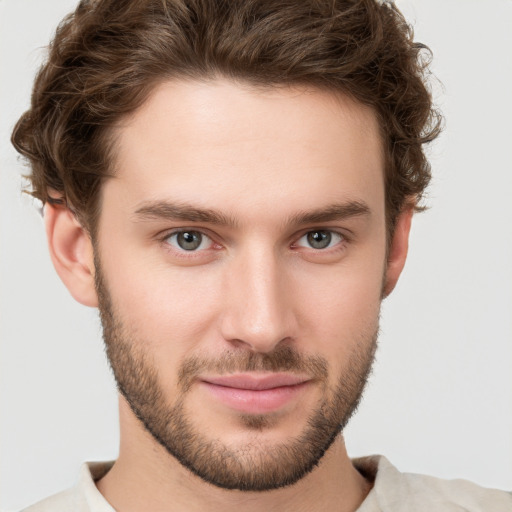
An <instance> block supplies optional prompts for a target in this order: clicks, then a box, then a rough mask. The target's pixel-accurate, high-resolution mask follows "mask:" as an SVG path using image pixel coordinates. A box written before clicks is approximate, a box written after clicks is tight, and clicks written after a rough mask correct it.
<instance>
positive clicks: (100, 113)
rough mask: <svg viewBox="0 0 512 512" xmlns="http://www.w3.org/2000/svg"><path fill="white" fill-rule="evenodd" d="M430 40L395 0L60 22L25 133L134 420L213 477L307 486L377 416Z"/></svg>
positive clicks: (53, 240)
mask: <svg viewBox="0 0 512 512" xmlns="http://www.w3.org/2000/svg"><path fill="white" fill-rule="evenodd" d="M423 48H424V47H423V46H422V45H420V44H417V43H414V42H413V41H412V34H411V31H410V29H409V27H408V26H407V25H406V23H405V21H404V20H403V18H402V17H401V15H400V14H399V13H398V11H397V10H396V9H395V7H394V6H393V5H392V4H388V3H384V4H382V5H381V4H379V3H377V2H375V1H374V0H363V1H340V2H325V3H324V2H320V1H314V0H311V1H303V0H301V1H298V2H296V3H295V2H288V1H286V2H285V1H283V2H279V1H274V0H272V1H262V0H259V1H247V0H244V1H240V2H238V1H236V2H224V1H219V0H217V1H213V0H210V1H207V0H190V1H178V0H176V1H170V0H169V1H165V0H154V1H150V0H148V1H142V2H141V1H122V2H120V1H119V0H116V1H113V0H105V1H90V2H81V3H80V5H79V7H78V8H77V10H76V12H75V13H74V14H72V15H70V16H69V17H68V18H67V19H66V20H64V22H63V23H62V24H61V25H60V27H59V29H58V31H57V34H56V37H55V39H54V41H53V43H52V45H51V47H50V54H49V59H48V62H47V63H46V64H45V65H44V66H43V68H42V69H41V70H40V72H39V74H38V76H37V79H36V83H35V86H34V92H33V96H32V106H31V109H30V110H29V111H28V112H26V113H25V114H24V115H23V116H22V118H21V119H20V121H19V122H18V124H17V126H16V128H15V131H14V133H13V142H14V144H15V146H16V147H17V149H18V150H19V151H20V152H21V153H22V154H23V155H25V156H26V157H27V158H28V159H29V161H30V163H31V166H32V174H31V181H32V187H33V188H32V193H33V194H34V195H35V196H36V197H37V198H39V199H41V200H42V201H43V202H44V203H47V204H48V206H47V230H48V237H49V240H50V250H51V253H52V259H53V261H54V263H55V266H56V268H57V271H58V272H59V275H60V276H61V278H62V279H63V281H64V282H65V284H66V285H67V286H68V288H69V289H70V291H71V293H72V294H73V295H74V297H75V298H76V299H77V300H79V301H80V302H82V303H84V304H87V305H91V306H99V308H100V313H101V317H102V322H103V327H104V338H105V341H106V345H107V353H108V355H109V359H110V362H111V366H112V368H113V371H114V374H115V376H116V380H117V383H118V386H119V389H120V391H121V394H122V395H123V397H124V398H123V402H122V403H123V404H124V407H125V409H126V410H127V411H129V413H128V415H130V414H131V415H132V416H133V420H134V421H138V422H140V424H141V425H143V426H144V428H145V429H146V430H147V431H148V432H149V433H150V434H151V435H152V438H153V439H154V440H155V441H156V442H157V443H158V444H159V446H161V447H163V448H164V449H165V450H166V451H167V452H168V453H170V454H171V455H172V456H174V457H175V458H176V459H177V460H179V461H180V462H181V463H182V464H183V465H184V466H186V467H187V468H189V469H190V470H191V471H192V472H194V473H195V474H196V475H198V476H200V477H201V478H203V479H204V480H206V481H209V482H211V483H214V484H215V485H218V486H220V487H225V488H239V489H245V490H264V489H270V488H275V487H280V486H284V485H288V484H291V483H294V482H296V481H297V480H298V479H300V478H301V477H302V476H304V475H305V474H306V473H308V472H309V471H310V470H312V469H313V468H314V467H315V465H317V464H318V463H319V461H320V460H321V458H322V456H323V454H324V453H325V452H326V450H328V448H329V446H330V445H331V443H332V442H333V440H334V439H335V438H336V437H337V435H338V434H339V432H340V431H341V430H342V428H343V426H344V425H345V424H346V422H347V421H348V419H349V417H350V415H351V414H352V412H353V411H354V410H355V408H356V406H357V403H358V401H359V398H360V396H361V393H362V390H363V387H364V384H365V382H366V379H367V376H368V374H369V372H370V368H371V363H372V360H373V355H374V352H375V346H376V338H377V332H378V317H379V308H380V302H381V300H382V298H383V296H385V295H387V294H388V293H389V292H390V291H391V290H392V289H393V287H394V285H395V283H396V281H397V279H398V277H399V274H400V272H401V270H402V268H403V264H404V262H405V257H406V253H407V236H408V232H409V226H410V219H411V215H412V211H413V210H414V209H419V208H421V203H420V201H421V198H422V194H423V192H424V190H425V187H426V186H427V184H428V181H429V178H430V172H429V166H428V163H427V160H426V158H425V156H424V151H423V145H424V144H425V143H426V142H429V141H430V140H432V139H433V138H434V137H435V136H436V135H437V132H438V130H439V117H438V115H437V114H436V112H435V111H434V110H433V109H432V105H431V98H430V94H429V92H428V89H427V87H426V85H425V82H424V78H425V69H426V68H425V66H426V61H425V59H423V58H422V54H421V51H422V50H423ZM226 379H227V380H226ZM253 387H256V388H257V389H253ZM233 389H236V390H237V391H233ZM226 390H227V391H226ZM135 418H136V419H135ZM204 425H208V428H207V429H205V428H204Z"/></svg>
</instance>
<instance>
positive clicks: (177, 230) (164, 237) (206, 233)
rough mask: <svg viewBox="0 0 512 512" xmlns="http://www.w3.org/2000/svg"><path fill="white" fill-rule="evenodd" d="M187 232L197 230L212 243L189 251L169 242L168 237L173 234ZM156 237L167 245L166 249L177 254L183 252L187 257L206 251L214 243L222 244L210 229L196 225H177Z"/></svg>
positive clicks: (196, 231)
mask: <svg viewBox="0 0 512 512" xmlns="http://www.w3.org/2000/svg"><path fill="white" fill-rule="evenodd" d="M185 232H195V233H200V234H201V235H202V236H203V237H204V238H207V239H208V240H209V241H210V244H209V246H208V247H206V248H204V249H196V250H193V251H187V250H185V249H181V248H180V247H176V246H175V245H173V244H170V243H169V242H168V239H169V238H170V237H171V236H173V235H177V234H179V233H185ZM155 238H156V239H157V240H158V241H159V242H160V243H161V244H163V245H165V248H166V250H169V251H172V252H174V253H176V254H182V255H186V256H187V257H193V255H194V254H196V255H197V254H199V253H202V252H205V251H208V250H210V249H211V248H212V245H217V246H219V247H220V246H221V244H220V243H219V242H218V241H217V240H216V238H217V237H215V236H214V235H212V234H211V232H210V231H209V230H208V229H205V228H196V227H187V226H185V227H182V226H180V227H176V228H171V229H167V230H165V231H161V232H160V233H158V234H157V235H156V236H155Z"/></svg>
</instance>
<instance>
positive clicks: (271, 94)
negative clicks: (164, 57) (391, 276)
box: [103, 79, 384, 217]
mask: <svg viewBox="0 0 512 512" xmlns="http://www.w3.org/2000/svg"><path fill="white" fill-rule="evenodd" d="M115 139H116V160H115V166H114V167H115V168H114V178H113V179H111V180H108V181H107V182H106V183H105V186H104V192H103V194H104V197H103V199H104V201H103V207H108V204H109V202H110V201H115V202H117V203H118V206H119V207H121V208H124V209H125V210H127V213H129V212H128V210H129V209H132V211H133V209H134V208H136V207H137V205H138V204H140V203H141V202H144V201H148V200H173V201H184V202H187V203H192V204H198V205H200V206H203V207H207V208H216V209H219V208H222V209H224V210H226V211H229V212H230V213H234V215H235V216H237V217H243V216H244V215H248V216H252V215H254V214H256V213H257V210H258V209H259V210H261V211H265V210H266V211H268V209H269V208H271V210H272V212H273V214H274V215H275V214H278V213H279V212H280V211H281V210H282V213H283V215H290V212H291V210H293V209H294V208H296V207H300V208H301V209H302V210H303V209H307V208H317V207H321V206H322V204H319V203H322V202H325V203H329V202H331V203H332V202H339V201H340V200H344V199H346V200H362V201H365V202H369V203H373V204H374V206H375V207H376V208H380V207H382V209H383V208H384V202H383V193H384V185H383V166H384V164H383V161H384V159H383V152H382V144H381V140H380V135H379V127H378V124H377V120H376V116H375V115H374V113H373V111H372V110H371V109H370V108H368V107H365V106H363V105H361V104H358V103H356V102H354V101H352V100H351V99H349V98H348V97H345V96H343V95H341V94H335V93H332V92H328V91H323V90H319V89H312V88H306V87H280V88H268V89H261V88H259V89H255V88H253V87H250V86H248V85H246V84H239V83H234V82H230V81H228V80H221V79H218V80H212V81H206V82H196V81H169V82H165V83H163V84H160V85H159V86H158V87H157V88H156V89H155V90H154V91H153V93H152V94H151V95H150V96H149V98H148V100H147V101H146V102H145V104H144V105H143V106H142V107H141V108H140V109H139V110H137V111H136V112H135V113H134V114H133V115H131V116H130V117H128V118H126V119H124V120H123V121H122V122H121V123H120V124H119V126H118V127H117V128H116V132H115Z"/></svg>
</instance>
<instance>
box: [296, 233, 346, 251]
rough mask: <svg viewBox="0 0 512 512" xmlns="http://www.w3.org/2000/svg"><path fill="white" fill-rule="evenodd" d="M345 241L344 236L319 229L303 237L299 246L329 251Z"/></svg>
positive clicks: (298, 243)
mask: <svg viewBox="0 0 512 512" xmlns="http://www.w3.org/2000/svg"><path fill="white" fill-rule="evenodd" d="M342 241H343V236H341V235H340V234H339V233H336V232H334V231H328V230H325V229H318V230H315V231H309V232H308V233H306V234H305V235H304V236H302V237H301V238H300V239H299V241H298V242H297V245H298V246H300V247H311V248H312V249H318V250H321V249H328V248H330V247H333V246H335V245H337V244H339V243H340V242H342Z"/></svg>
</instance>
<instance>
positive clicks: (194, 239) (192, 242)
mask: <svg viewBox="0 0 512 512" xmlns="http://www.w3.org/2000/svg"><path fill="white" fill-rule="evenodd" d="M177 241H178V245H179V246H180V247H181V248H182V249H184V250H185V251H193V250H194V249H197V248H198V247H199V246H200V245H201V233H198V232H196V231H184V232H183V233H178V240H177Z"/></svg>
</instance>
